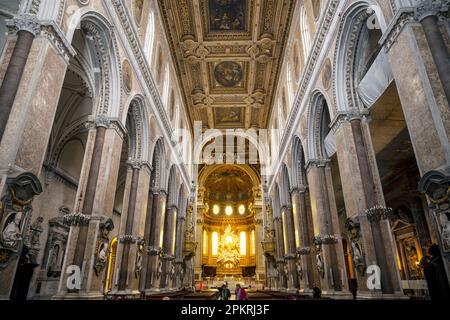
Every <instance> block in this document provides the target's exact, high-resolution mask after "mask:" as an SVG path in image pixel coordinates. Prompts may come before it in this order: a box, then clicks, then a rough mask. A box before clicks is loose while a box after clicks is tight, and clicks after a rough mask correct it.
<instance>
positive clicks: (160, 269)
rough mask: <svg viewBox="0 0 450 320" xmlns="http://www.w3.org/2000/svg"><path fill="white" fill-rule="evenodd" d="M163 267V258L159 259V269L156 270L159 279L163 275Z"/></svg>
mask: <svg viewBox="0 0 450 320" xmlns="http://www.w3.org/2000/svg"><path fill="white" fill-rule="evenodd" d="M162 267H163V265H162V261H161V259H159V261H158V269H157V271H156V276H157V278H158V279H159V278H160V277H161V275H162V273H163V271H162Z"/></svg>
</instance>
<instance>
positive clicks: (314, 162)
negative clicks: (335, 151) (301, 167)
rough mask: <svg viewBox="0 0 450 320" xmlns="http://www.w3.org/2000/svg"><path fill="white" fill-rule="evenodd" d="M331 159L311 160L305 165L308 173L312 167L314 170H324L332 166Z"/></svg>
mask: <svg viewBox="0 0 450 320" xmlns="http://www.w3.org/2000/svg"><path fill="white" fill-rule="evenodd" d="M330 162H331V160H330V159H310V160H308V162H307V163H306V165H305V169H306V172H308V171H309V170H310V169H311V168H312V167H314V168H322V167H323V168H324V167H326V166H328V165H329V164H330Z"/></svg>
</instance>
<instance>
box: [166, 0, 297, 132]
mask: <svg viewBox="0 0 450 320" xmlns="http://www.w3.org/2000/svg"><path fill="white" fill-rule="evenodd" d="M158 4H159V7H160V12H161V13H162V17H163V23H164V30H165V32H166V35H167V38H168V40H169V44H170V48H171V54H172V56H173V61H175V64H176V70H177V75H178V77H179V80H180V83H181V87H182V88H183V98H184V101H185V105H186V107H187V109H188V114H189V117H190V121H191V123H192V124H194V121H202V125H203V128H204V129H229V128H237V129H249V128H266V127H267V124H268V120H269V114H270V112H271V110H272V108H273V105H274V101H273V100H274V94H275V89H276V87H277V86H276V85H274V84H276V83H277V81H278V77H279V73H280V68H281V63H282V57H283V54H284V50H285V47H286V41H287V35H288V32H289V29H290V24H291V20H292V15H293V10H294V7H295V1H294V0H158Z"/></svg>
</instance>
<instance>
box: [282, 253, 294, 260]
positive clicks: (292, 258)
mask: <svg viewBox="0 0 450 320" xmlns="http://www.w3.org/2000/svg"><path fill="white" fill-rule="evenodd" d="M284 259H285V260H295V259H297V255H296V254H295V253H288V254H286V255H284Z"/></svg>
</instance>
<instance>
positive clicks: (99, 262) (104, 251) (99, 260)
mask: <svg viewBox="0 0 450 320" xmlns="http://www.w3.org/2000/svg"><path fill="white" fill-rule="evenodd" d="M107 261H108V244H107V243H106V242H102V243H100V247H99V249H98V252H97V257H96V261H95V274H96V275H97V276H98V275H100V274H101V271H102V270H103V269H104V268H105V266H106V262H107Z"/></svg>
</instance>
